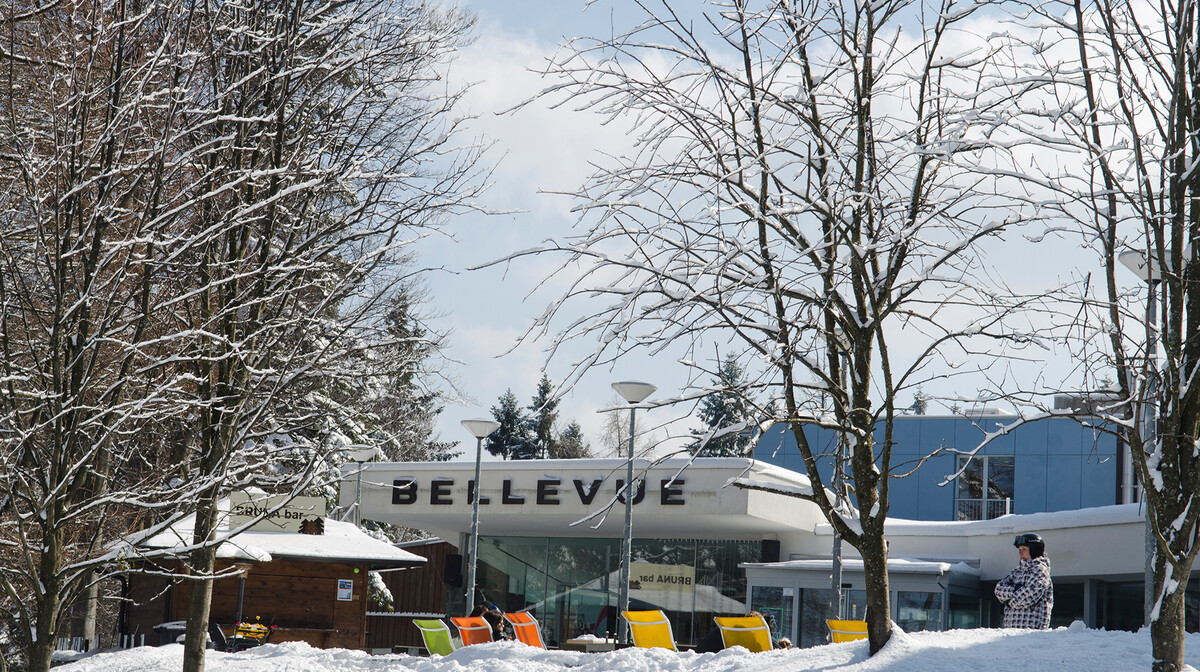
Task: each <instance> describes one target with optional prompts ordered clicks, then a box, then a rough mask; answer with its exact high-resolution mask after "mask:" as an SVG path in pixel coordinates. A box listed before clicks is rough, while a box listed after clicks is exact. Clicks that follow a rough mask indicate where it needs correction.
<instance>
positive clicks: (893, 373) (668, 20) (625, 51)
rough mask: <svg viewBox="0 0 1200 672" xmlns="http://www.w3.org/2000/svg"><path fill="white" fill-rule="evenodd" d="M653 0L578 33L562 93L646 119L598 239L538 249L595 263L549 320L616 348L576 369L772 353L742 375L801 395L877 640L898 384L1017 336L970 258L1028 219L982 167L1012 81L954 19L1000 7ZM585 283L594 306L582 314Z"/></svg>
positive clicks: (882, 631)
mask: <svg viewBox="0 0 1200 672" xmlns="http://www.w3.org/2000/svg"><path fill="white" fill-rule="evenodd" d="M635 4H636V5H637V6H638V7H639V8H640V9H641V11H642V13H643V15H644V16H643V20H642V21H641V22H640V23H639V24H638V25H637V26H636V27H634V28H632V29H630V30H628V31H627V32H618V33H617V34H616V35H615V36H614V37H612V38H610V39H586V40H576V41H573V42H572V43H570V44H569V45H568V46H567V47H566V48H564V50H563V53H562V55H561V56H560V57H559V58H557V59H556V60H555V61H554V62H553V63H552V64H551V65H550V66H549V68H548V74H549V75H550V76H552V77H554V78H557V80H558V82H557V83H556V84H553V85H552V86H551V88H550V91H549V92H548V94H547V95H550V96H560V97H565V99H566V100H569V101H570V102H571V104H572V105H575V106H583V107H588V108H591V109H593V110H596V111H597V112H599V113H601V114H603V115H607V116H608V117H610V118H611V119H612V120H613V122H614V123H617V122H621V121H625V120H628V121H629V122H630V123H632V124H633V126H634V129H633V132H632V133H631V137H633V138H635V139H636V141H637V145H636V148H635V151H634V153H633V155H631V156H628V157H624V156H622V157H609V160H608V162H607V167H603V168H601V169H600V170H599V171H598V172H597V173H596V174H595V175H594V177H593V179H592V180H591V182H590V183H589V184H588V185H587V187H585V189H584V191H582V192H581V193H580V194H578V197H579V199H580V202H581V206H580V209H581V210H582V212H583V217H582V222H583V224H584V226H583V228H582V230H581V231H580V234H579V236H578V238H577V239H572V240H571V241H570V242H567V243H563V244H552V245H549V246H547V247H546V248H544V249H542V250H540V251H539V252H537V253H543V254H544V253H550V252H562V253H565V255H566V258H567V259H568V261H567V264H566V265H565V266H564V269H563V270H564V271H565V270H567V269H568V268H574V267H576V266H579V267H582V268H584V269H585V271H584V273H585V277H583V278H582V279H581V280H579V281H578V282H577V283H575V284H574V286H573V287H572V288H571V289H570V290H569V291H568V293H567V294H566V295H565V296H564V297H562V298H561V299H560V300H559V301H556V302H555V303H554V304H553V305H552V306H551V307H550V308H549V309H548V310H547V312H546V313H545V315H543V317H542V318H541V320H540V321H539V322H538V324H536V325H535V327H534V329H533V330H532V331H531V333H538V332H540V331H541V330H542V329H544V328H546V325H548V324H550V323H552V322H554V321H555V320H556V318H558V319H561V320H563V321H565V322H566V324H565V325H564V326H562V327H561V328H558V329H555V330H554V331H555V332H556V333H559V334H561V335H560V336H559V341H560V342H559V343H556V346H562V345H564V344H565V342H567V341H570V340H572V339H580V340H582V339H587V341H588V342H589V343H590V344H595V343H599V344H600V345H599V346H598V347H597V346H594V345H593V346H591V347H589V352H592V353H593V354H591V355H590V356H588V357H586V358H584V360H583V361H582V362H581V363H580V364H579V365H578V366H577V368H576V372H577V373H582V371H584V370H587V369H588V368H590V367H593V366H597V365H607V364H609V363H610V362H611V361H613V360H614V359H617V358H620V357H622V356H624V355H626V354H628V353H630V352H633V351H637V350H645V351H649V352H651V353H653V354H662V352H663V351H665V350H669V349H671V348H683V347H686V348H687V349H688V350H689V352H702V351H704V350H705V349H706V348H709V347H713V346H714V345H717V346H720V347H728V345H727V344H729V343H730V342H733V346H732V347H736V348H737V349H739V350H741V349H746V350H748V351H749V352H751V353H753V358H751V359H748V360H747V361H748V362H749V364H748V365H747V367H746V373H747V385H746V386H745V388H744V389H745V390H747V391H753V392H754V393H755V395H761V396H762V397H765V398H767V399H777V400H779V401H778V407H777V411H776V413H777V415H775V416H774V419H775V420H777V421H779V422H784V423H786V424H787V426H788V428H789V430H790V432H791V434H792V436H793V437H794V438H795V442H796V444H797V445H798V446H799V450H800V452H801V454H802V456H803V459H804V463H805V465H806V468H807V471H808V473H809V476H810V478H811V479H812V481H813V484H812V485H813V489H812V492H811V493H810V494H808V495H806V496H804V499H807V500H808V501H811V502H813V503H815V504H816V505H817V506H818V507H819V508H820V510H821V511H822V513H823V514H824V515H825V517H826V518H827V519H828V520H829V521H830V522H831V524H832V525H833V527H834V529H835V530H836V532H837V533H838V534H840V535H842V537H843V538H845V539H846V540H847V541H848V542H849V543H850V544H852V545H853V546H854V547H855V548H856V549H857V550H858V552H859V553H860V554H861V556H862V558H863V561H864V565H865V571H866V576H867V600H868V611H867V620H868V622H869V630H870V637H869V639H870V648H871V651H872V652H875V651H878V650H879V649H880V648H881V647H883V645H884V644H885V643H886V642H887V641H888V639H889V638H890V636H891V632H892V630H891V620H890V605H889V596H888V578H887V577H888V575H887V546H886V544H885V541H884V536H883V525H884V520H885V519H886V517H887V512H888V478H889V477H890V476H892V475H893V474H892V464H891V449H892V421H893V419H894V418H895V416H896V413H897V406H896V403H897V399H898V397H899V395H901V394H902V393H906V392H907V393H912V392H914V391H915V390H917V389H918V386H919V385H920V384H922V383H927V382H928V381H929V380H930V379H931V378H933V377H935V376H939V375H944V374H943V373H941V372H940V371H941V370H939V369H936V368H935V367H936V365H937V364H938V358H939V357H941V356H944V355H946V354H947V353H949V355H950V356H954V357H956V358H957V356H958V355H960V354H961V351H959V350H955V348H957V347H961V346H965V345H966V344H967V343H968V342H969V341H970V340H971V339H972V338H982V339H987V338H995V339H1003V338H1008V337H1009V336H1012V335H1016V334H1017V332H1016V331H1013V330H1010V329H1008V328H1006V327H1005V326H1003V318H1004V316H1005V315H1007V314H1009V313H1008V308H1007V307H1006V306H1005V305H1003V304H1002V303H1001V302H1000V298H1002V297H997V296H992V295H991V294H989V292H987V291H986V289H985V288H986V287H988V286H989V284H990V283H988V282H987V278H986V277H983V276H984V274H982V273H980V272H979V271H980V270H981V266H979V265H978V259H977V258H976V256H975V255H973V254H972V250H973V248H974V246H975V245H976V244H977V243H978V242H979V241H980V240H981V239H986V238H988V237H991V236H993V235H995V234H997V233H998V232H1000V231H1002V230H1004V229H1005V228H1006V227H1007V226H1008V225H1009V224H1011V223H1012V222H1014V221H1015V220H1016V219H1017V218H1016V213H1015V212H1014V211H1011V210H1008V209H1005V210H1003V214H1001V215H996V216H995V217H996V218H993V217H994V216H993V214H992V212H991V211H990V210H989V208H991V207H994V206H996V205H997V204H998V203H997V202H996V201H989V200H988V198H987V194H988V193H995V191H994V190H995V188H996V187H995V184H994V182H995V180H996V179H998V178H996V177H994V176H990V175H987V174H984V173H973V172H971V171H970V170H968V168H969V167H970V166H971V165H973V164H975V163H976V162H978V161H979V160H980V159H981V158H982V154H983V153H985V152H987V151H989V150H990V148H991V145H990V142H989V140H988V132H989V129H988V124H991V123H993V122H995V121H996V119H997V118H998V114H997V110H998V108H999V107H1000V106H1002V105H1003V104H1004V103H1003V100H1004V98H1005V96H1007V95H1008V93H1007V92H1005V91H1002V90H999V89H997V90H992V89H988V88H983V87H981V86H979V85H978V82H977V80H975V79H973V76H974V75H976V74H978V72H977V67H979V64H980V63H981V62H982V61H984V60H986V58H987V57H988V54H989V52H988V50H987V49H986V48H985V49H977V47H980V46H982V45H981V42H980V40H979V39H977V38H975V37H974V36H971V35H969V33H967V32H964V31H957V30H956V25H957V24H958V23H960V22H963V21H965V20H966V19H968V17H970V16H971V14H972V12H973V11H974V10H975V8H977V7H978V6H979V5H976V4H973V3H968V4H965V5H960V4H958V3H956V2H953V1H952V0H947V1H945V2H942V3H937V2H934V3H930V4H921V3H915V2H909V1H907V0H903V1H896V2H887V1H885V2H877V3H850V4H847V3H799V2H792V1H790V0H774V1H762V2H749V1H746V0H731V1H730V2H728V3H714V4H713V5H711V6H706V7H705V8H703V9H698V8H696V7H695V6H694V3H690V4H687V5H686V7H685V3H672V2H651V1H649V0H644V1H641V2H636V3H635ZM902 14H903V15H904V16H905V17H906V19H905V20H906V23H905V27H906V28H909V26H910V25H912V24H913V23H916V25H917V26H918V30H917V31H916V32H915V33H912V35H913V38H912V39H909V38H908V37H907V33H902V32H901V31H900V17H901V15H902ZM914 17H916V19H915V20H914ZM926 17H927V18H926ZM923 18H924V19H925V20H924V21H923V22H922V20H921V19H923ZM949 44H956V45H958V46H959V47H961V48H962V49H964V50H972V51H973V55H966V53H965V52H963V53H960V52H957V51H956V52H954V53H943V51H945V50H946V49H947V45H949ZM560 277H561V276H560ZM605 298H607V299H608V303H607V304H605V305H597V304H599V303H600V302H601V301H602V300H603V299H605ZM576 300H578V301H588V302H589V303H588V310H586V311H579V313H580V314H585V315H587V317H582V318H573V317H570V316H568V314H567V311H565V310H563V309H562V307H563V306H565V305H573V303H574V301H576ZM683 344H686V345H683ZM686 364H687V362H686V360H685V365H686ZM690 366H693V367H695V365H690ZM701 373H702V371H701V370H699V369H697V370H696V371H695V375H694V376H693V379H697V380H699V379H700V378H702V375H701ZM764 393H765V394H764ZM819 393H825V394H826V395H827V396H828V397H829V398H831V399H832V413H828V414H824V413H822V412H821V410H820V409H819V408H817V407H816V405H815V404H814V403H813V400H814V399H817V398H819V396H820V394H819ZM701 394H702V393H701V392H700V391H699V390H697V391H696V393H695V394H694V395H692V396H693V398H698V397H699V396H701ZM743 397H744V398H743V401H745V402H746V403H748V404H749V405H750V406H752V407H753V408H754V415H755V417H758V416H760V415H761V414H763V413H766V412H767V409H766V408H763V407H762V404H757V405H756V404H755V400H754V398H751V397H750V396H749V395H748V394H746V395H743ZM814 424H815V425H820V426H822V427H826V428H829V429H832V430H834V431H836V432H837V433H839V434H840V436H841V437H842V441H843V445H845V446H847V447H848V451H849V452H848V456H849V472H850V476H851V479H850V480H851V482H852V485H853V491H854V496H855V498H856V503H857V507H858V512H859V513H858V514H855V513H854V512H852V511H850V510H847V509H845V508H839V507H838V505H837V503H836V502H835V500H834V498H833V497H831V496H830V495H829V490H828V489H827V486H828V485H830V484H828V483H825V482H824V481H823V479H822V477H821V475H820V473H819V472H818V469H817V462H816V457H817V456H816V455H815V452H816V450H817V448H816V447H814V446H811V445H810V444H809V442H808V440H807V438H806V436H805V434H804V431H803V430H804V427H805V426H806V425H814ZM747 485H751V486H752V487H753V484H747Z"/></svg>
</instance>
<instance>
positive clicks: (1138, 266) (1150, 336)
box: [1117, 250, 1162, 625]
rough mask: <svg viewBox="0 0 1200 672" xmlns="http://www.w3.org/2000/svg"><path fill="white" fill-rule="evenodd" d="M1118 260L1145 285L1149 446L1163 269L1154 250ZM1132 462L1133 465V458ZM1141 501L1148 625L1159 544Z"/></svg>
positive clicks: (1144, 412)
mask: <svg viewBox="0 0 1200 672" xmlns="http://www.w3.org/2000/svg"><path fill="white" fill-rule="evenodd" d="M1117 261H1119V262H1121V264H1122V265H1123V266H1125V268H1128V269H1129V270H1131V271H1133V272H1134V273H1135V274H1137V276H1138V277H1139V278H1141V279H1142V280H1144V281H1145V282H1146V327H1147V335H1146V361H1147V362H1148V363H1149V367H1148V368H1149V369H1150V375H1151V376H1153V378H1154V380H1150V381H1147V382H1146V388H1147V389H1146V400H1145V403H1143V404H1142V406H1141V409H1140V410H1141V411H1142V423H1141V428H1142V430H1141V434H1142V445H1143V447H1144V446H1145V445H1146V444H1147V443H1149V442H1151V441H1154V436H1155V433H1156V432H1157V426H1158V406H1157V404H1156V403H1155V399H1154V394H1155V393H1156V391H1155V390H1154V389H1153V388H1152V385H1153V384H1154V381H1155V380H1157V378H1158V355H1157V351H1158V336H1157V334H1158V328H1157V324H1158V307H1157V305H1156V301H1155V299H1156V298H1157V296H1156V294H1155V291H1154V286H1155V285H1157V284H1158V283H1159V282H1160V281H1161V280H1162V268H1161V266H1160V265H1159V262H1158V258H1157V257H1155V256H1154V253H1153V252H1152V251H1148V252H1139V251H1135V250H1126V251H1125V252H1122V253H1120V254H1118V255H1117ZM1151 423H1153V425H1152V424H1151ZM1130 463H1131V464H1130V466H1132V457H1131V459H1130ZM1145 487H1146V486H1145V484H1142V488H1143V490H1144V489H1145ZM1141 500H1142V509H1143V510H1144V511H1145V512H1146V546H1145V555H1146V567H1145V569H1144V573H1145V576H1144V579H1143V580H1144V582H1145V586H1144V590H1143V593H1142V594H1143V598H1142V599H1143V605H1142V606H1143V612H1144V613H1143V617H1144V619H1145V621H1144V622H1145V624H1146V625H1150V614H1151V611H1152V610H1153V609H1154V558H1155V556H1156V555H1157V554H1158V544H1157V543H1156V542H1155V540H1154V527H1153V525H1152V524H1151V522H1150V509H1149V508H1148V507H1147V506H1146V496H1145V494H1143V495H1142V497H1141Z"/></svg>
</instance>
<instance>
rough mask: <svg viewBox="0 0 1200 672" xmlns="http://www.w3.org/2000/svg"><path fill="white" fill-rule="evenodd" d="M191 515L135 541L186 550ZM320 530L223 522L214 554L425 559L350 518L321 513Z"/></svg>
mask: <svg viewBox="0 0 1200 672" xmlns="http://www.w3.org/2000/svg"><path fill="white" fill-rule="evenodd" d="M195 520H196V519H195V516H194V515H193V516H188V517H186V518H183V519H181V520H180V521H179V522H178V523H176V524H175V525H173V526H171V527H170V528H168V529H166V530H164V531H162V532H159V533H158V534H156V535H154V536H152V537H149V538H147V539H144V540H142V541H139V542H137V545H138V546H140V547H144V548H177V549H179V551H180V552H184V551H186V550H187V549H189V548H190V547H191V546H192V531H193V529H194V528H195ZM324 521H325V533H324V534H319V535H317V534H301V533H298V532H274V531H270V532H268V531H259V530H249V531H245V532H241V533H240V534H237V535H233V536H230V531H229V529H228V528H227V527H225V526H221V527H218V528H217V536H218V538H221V537H224V538H226V541H225V542H224V543H222V544H221V545H220V546H218V547H217V558H223V559H231V560H252V561H254V562H270V561H271V560H277V559H287V560H305V561H312V562H343V563H366V564H370V565H373V567H374V568H376V569H388V568H396V567H419V566H421V565H424V564H425V563H426V559H425V558H423V557H421V556H419V555H416V554H415V553H409V552H408V551H405V550H403V549H401V548H397V547H395V546H393V545H392V544H390V543H388V542H385V541H381V540H379V539H376V538H374V537H372V536H370V535H369V534H367V533H365V532H363V531H362V530H360V529H358V527H357V526H356V525H354V524H353V523H345V522H341V521H338V520H334V519H332V518H325V519H324Z"/></svg>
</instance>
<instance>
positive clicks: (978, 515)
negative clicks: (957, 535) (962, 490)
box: [954, 497, 1012, 520]
mask: <svg viewBox="0 0 1200 672" xmlns="http://www.w3.org/2000/svg"><path fill="white" fill-rule="evenodd" d="M954 507H955V513H956V516H955V519H956V520H991V519H992V518H999V517H1000V516H1005V515H1008V514H1010V513H1012V498H1011V497H1006V498H1004V499H959V500H956V501H955V502H954Z"/></svg>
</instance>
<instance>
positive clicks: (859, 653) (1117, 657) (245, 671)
mask: <svg viewBox="0 0 1200 672" xmlns="http://www.w3.org/2000/svg"><path fill="white" fill-rule="evenodd" d="M1187 651H1188V656H1187V660H1188V663H1189V667H1188V669H1189V670H1192V671H1193V672H1195V669H1196V665H1197V664H1200V635H1197V634H1190V635H1188V637H1187ZM182 660H183V647H182V646H181V645H179V644H170V645H167V646H162V647H157V648H155V647H143V648H138V649H130V650H126V651H111V652H104V653H94V654H91V655H88V656H86V657H81V658H79V659H78V660H76V662H73V663H71V664H68V665H64V666H62V667H58V668H55V669H56V670H58V671H59V672H160V671H163V670H178V669H181V667H182ZM1149 668H1150V635H1149V633H1148V632H1147V631H1145V630H1143V632H1140V633H1130V632H1108V631H1104V630H1088V629H1086V628H1084V627H1082V624H1081V623H1076V624H1075V625H1073V626H1071V627H1070V628H1059V629H1057V630H1050V631H1028V630H992V629H977V630H952V631H949V632H921V633H913V634H905V633H901V632H897V633H896V635H895V636H894V637H893V638H892V641H891V642H890V643H889V644H888V646H887V647H886V648H884V650H883V651H881V652H880V653H879V654H878V655H876V656H875V657H873V658H868V656H867V644H866V642H865V641H858V642H850V643H847V644H830V645H826V646H819V647H816V648H812V649H789V650H786V651H771V652H768V653H750V652H748V651H746V650H745V649H743V648H741V647H737V648H734V649H728V650H725V651H721V652H719V653H701V654H697V653H692V652H683V653H674V652H672V651H667V650H664V649H650V650H646V649H625V650H621V651H614V652H610V653H576V652H571V651H544V650H542V649H534V648H530V647H527V646H525V645H523V644H518V643H515V642H496V643H492V644H481V645H477V646H470V647H467V648H464V649H459V650H458V651H455V652H454V653H453V654H451V655H449V656H445V657H441V656H433V657H429V658H424V657H418V656H407V655H400V654H389V655H376V656H373V655H369V654H366V653H363V652H361V651H347V650H344V649H329V650H322V649H314V648H311V647H309V646H308V645H306V644H302V643H296V642H289V643H286V644H267V645H265V646H262V647H259V648H257V649H253V650H249V651H244V652H241V653H218V652H212V651H210V652H209V654H208V659H207V664H206V666H205V669H206V671H207V672H277V671H278V670H287V671H288V672H410V671H411V672H462V671H463V670H479V671H483V670H487V671H488V672H560V671H562V670H568V669H569V670H572V671H573V672H691V671H693V670H694V671H697V672H699V671H701V670H702V671H704V672H791V671H793V670H795V671H800V670H814V669H816V670H822V672H850V671H854V672H929V671H930V670H971V671H972V672H1001V671H1003V672H1009V671H1011V670H1015V669H1020V670H1087V671H1088V672H1110V671H1111V672H1127V671H1128V670H1137V669H1142V670H1145V669H1149Z"/></svg>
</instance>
